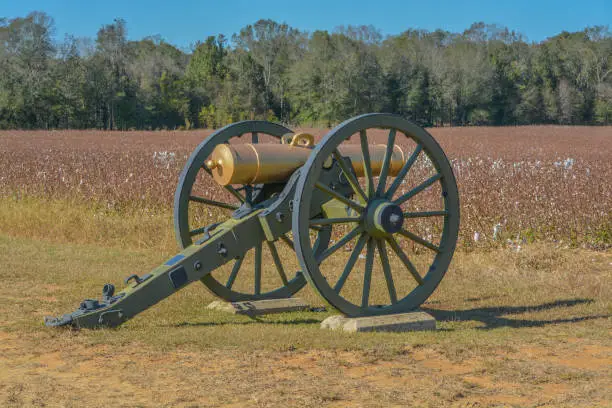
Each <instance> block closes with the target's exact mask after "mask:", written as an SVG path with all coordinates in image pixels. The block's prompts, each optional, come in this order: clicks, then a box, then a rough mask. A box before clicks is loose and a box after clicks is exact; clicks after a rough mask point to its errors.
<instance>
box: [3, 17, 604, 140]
mask: <svg viewBox="0 0 612 408" xmlns="http://www.w3.org/2000/svg"><path fill="white" fill-rule="evenodd" d="M52 33H53V20H52V19H51V18H50V17H49V16H48V15H46V14H45V13H42V12H33V13H30V14H29V15H27V16H26V17H19V18H13V19H2V18H0V72H2V73H3V74H2V76H0V128H104V129H131V128H137V129H159V128H168V129H177V128H180V129H189V128H191V127H219V126H223V125H225V124H227V123H230V122H233V121H237V120H245V119H265V120H274V121H281V122H284V123H291V124H304V125H317V126H332V125H333V124H336V123H338V122H340V121H342V120H344V119H346V118H347V117H351V116H353V115H357V114H360V113H365V112H380V111H386V112H394V113H398V114H400V115H403V116H405V117H407V118H409V119H411V120H413V121H415V122H417V123H419V124H421V125H428V126H435V125H447V124H450V125H486V124H490V125H508V124H512V125H514V124H531V123H561V124H610V123H611V122H612V36H611V35H610V32H609V31H608V29H607V27H588V28H586V29H584V30H583V31H579V32H574V33H568V32H562V33H560V34H558V35H556V36H554V37H551V38H549V39H547V40H545V41H543V42H541V43H533V44H528V43H527V42H525V40H524V39H523V37H522V36H521V35H520V34H518V33H516V32H513V31H510V30H508V29H507V28H503V27H497V26H494V25H487V24H484V23H474V24H472V25H471V26H470V27H469V28H468V29H467V30H465V31H464V32H463V33H450V32H447V31H442V30H436V31H434V32H430V31H425V30H408V31H406V32H404V33H401V34H399V35H396V36H389V37H387V38H385V39H384V40H383V37H382V35H381V34H380V32H379V31H377V30H376V29H374V28H373V27H371V26H358V27H355V26H349V27H340V28H338V29H336V30H335V31H334V32H331V33H330V32H328V31H315V32H313V33H306V32H301V31H299V30H297V29H294V28H292V27H290V26H288V25H287V24H281V23H277V22H275V21H272V20H259V21H257V22H255V23H254V24H252V25H247V26H246V27H244V28H243V29H241V30H240V32H239V33H237V34H235V35H234V36H233V37H232V39H231V41H228V40H227V39H226V38H224V37H223V36H222V35H219V36H216V37H215V36H211V37H208V38H207V39H206V40H205V41H203V42H198V43H197V44H195V46H194V47H193V51H192V52H191V53H185V52H184V51H181V50H179V49H177V48H176V47H174V46H172V45H171V44H168V43H166V42H164V41H163V40H162V39H160V38H159V37H147V38H144V39H142V40H140V41H128V40H127V26H126V23H125V21H123V20H120V19H119V20H115V21H114V22H113V23H112V24H108V25H105V26H103V27H101V28H100V30H99V31H98V33H97V36H96V38H95V40H94V41H91V40H88V39H79V40H77V39H75V38H72V37H67V38H66V39H65V40H64V41H63V42H61V43H56V42H54V41H53V38H52Z"/></svg>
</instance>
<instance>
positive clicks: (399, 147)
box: [45, 114, 459, 328]
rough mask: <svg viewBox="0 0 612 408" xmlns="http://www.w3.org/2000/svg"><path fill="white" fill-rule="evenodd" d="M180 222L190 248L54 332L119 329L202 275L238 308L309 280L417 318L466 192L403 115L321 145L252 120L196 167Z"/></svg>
mask: <svg viewBox="0 0 612 408" xmlns="http://www.w3.org/2000/svg"><path fill="white" fill-rule="evenodd" d="M411 175H412V176H411ZM198 186H200V187H198ZM201 186H204V187H201ZM211 186H213V187H214V188H215V189H214V191H212V190H211ZM419 196H427V197H428V198H427V199H426V200H421V201H418V200H417V198H418V197H419ZM417 201H418V202H419V204H414V203H416V202H417ZM427 222H430V224H429V226H426V227H423V225H424V223H427ZM174 225H175V233H176V237H177V241H178V245H179V246H180V247H181V249H182V250H181V252H179V253H178V254H177V255H175V256H173V257H172V258H171V259H169V260H167V261H166V262H164V263H163V264H162V265H159V266H158V267H156V268H154V269H153V270H152V271H150V272H149V273H147V274H145V275H142V276H139V275H131V276H129V277H128V278H127V279H126V286H125V288H124V289H122V290H121V291H119V292H116V291H115V286H114V285H112V284H106V285H104V287H103V290H102V298H101V299H86V300H84V301H83V302H82V303H81V304H80V306H79V307H78V309H77V310H75V311H74V312H72V313H69V314H65V315H63V316H59V317H51V318H49V317H48V318H46V319H45V323H46V325H48V326H73V327H79V328H96V327H114V326H118V325H120V324H121V323H123V322H125V321H126V320H128V319H130V318H132V317H134V316H135V315H136V314H138V313H140V312H142V311H143V310H145V309H147V308H149V307H151V306H153V305H155V304H156V303H158V302H159V301H161V300H162V299H164V298H166V297H168V296H170V295H172V294H174V293H176V292H177V291H179V290H181V289H183V288H185V287H186V286H187V285H189V284H190V283H192V282H195V281H200V282H202V283H203V284H204V285H205V286H206V287H207V288H208V289H209V290H210V291H211V292H212V293H214V294H215V295H216V296H218V297H219V298H221V299H223V300H226V301H229V302H237V301H253V300H265V299H275V298H287V297H290V296H292V295H294V294H295V293H296V292H298V291H299V290H300V289H301V288H302V287H304V286H305V285H306V283H307V282H308V283H310V284H311V286H312V288H313V289H314V290H315V291H316V293H318V294H319V295H320V296H321V297H322V298H323V299H324V301H325V302H326V303H327V304H328V305H330V306H331V307H333V308H335V309H337V310H338V311H340V312H341V313H343V314H344V315H346V316H350V317H361V316H375V315H387V314H394V313H401V312H406V311H410V310H413V309H416V308H418V307H419V306H420V305H421V304H423V302H425V301H426V300H427V299H428V298H429V296H430V295H431V294H432V293H433V292H434V290H435V289H436V287H437V286H438V284H439V283H440V281H441V280H442V278H443V277H444V275H445V273H446V271H447V269H448V267H449V264H450V262H451V259H452V257H453V253H454V251H455V247H456V242H457V235H458V230H459V197H458V191H457V185H456V181H455V177H454V174H453V171H452V167H451V165H450V163H449V161H448V159H447V157H446V155H445V154H444V152H443V150H442V148H441V147H440V146H439V144H438V143H437V142H436V141H435V140H434V138H433V137H432V136H431V135H430V134H429V133H428V132H427V131H426V130H424V129H423V128H421V127H419V126H417V125H415V124H414V123H412V122H410V121H408V120H406V119H404V118H402V117H400V116H397V115H391V114H365V115H361V116H357V117H355V118H352V119H349V120H347V121H345V122H343V123H341V124H340V125H338V126H336V127H335V128H334V129H332V130H331V131H329V133H327V134H326V135H325V136H324V137H322V138H321V140H319V141H318V143H315V138H314V137H313V136H312V135H310V134H307V133H295V132H293V131H292V130H291V129H289V128H287V127H285V126H282V125H280V124H275V123H271V122H266V121H243V122H238V123H234V124H231V125H228V126H226V127H224V128H222V129H219V130H218V131H216V132H214V133H213V134H211V135H210V136H209V137H208V138H206V139H205V140H204V141H203V142H202V143H201V144H200V145H199V146H198V147H197V148H196V149H195V151H194V152H193V153H192V154H191V156H190V157H189V159H188V160H187V163H186V165H185V167H184V169H183V171H182V173H181V175H180V179H179V183H178V187H177V190H176V193H175V197H174ZM265 248H267V251H264V249H265ZM363 252H365V255H364V254H363ZM281 255H282V256H281ZM376 255H378V256H376ZM264 256H266V257H268V258H269V259H266V260H265V261H264ZM247 258H249V261H248V262H247V261H246V259H247ZM375 258H378V259H379V261H378V262H375ZM295 259H296V260H297V262H296V263H295V265H293V264H292V265H289V266H288V263H291V261H292V260H295ZM417 261H418V262H417ZM358 264H359V265H358ZM361 264H363V265H361ZM222 269H223V270H224V271H225V272H224V273H220V272H219V271H220V270H222ZM264 275H265V276H266V279H263V276H264ZM349 281H350V282H351V285H350V286H351V288H350V289H349V288H347V287H348V286H349V285H348V284H347V282H349Z"/></svg>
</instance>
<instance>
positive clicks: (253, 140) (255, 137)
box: [251, 132, 259, 143]
mask: <svg viewBox="0 0 612 408" xmlns="http://www.w3.org/2000/svg"><path fill="white" fill-rule="evenodd" d="M251 143H259V135H258V134H257V132H252V133H251Z"/></svg>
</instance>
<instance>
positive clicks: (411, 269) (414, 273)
mask: <svg viewBox="0 0 612 408" xmlns="http://www.w3.org/2000/svg"><path fill="white" fill-rule="evenodd" d="M388 241H389V245H390V246H391V249H392V250H393V252H395V254H396V255H397V257H398V258H399V259H400V261H402V263H403V264H404V266H406V269H408V272H410V274H411V275H412V276H413V277H414V279H415V280H416V281H417V283H418V284H419V285H422V284H423V278H422V277H421V275H419V272H418V271H417V270H416V268H415V267H414V265H413V264H412V262H410V259H408V257H407V256H406V254H405V253H404V251H402V248H400V246H399V244H398V243H397V241H396V240H395V238H393V237H389V239H388Z"/></svg>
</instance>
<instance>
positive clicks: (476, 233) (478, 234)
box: [474, 232, 480, 242]
mask: <svg viewBox="0 0 612 408" xmlns="http://www.w3.org/2000/svg"><path fill="white" fill-rule="evenodd" d="M479 239H480V233H479V232H475V233H474V242H478V240H479Z"/></svg>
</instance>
